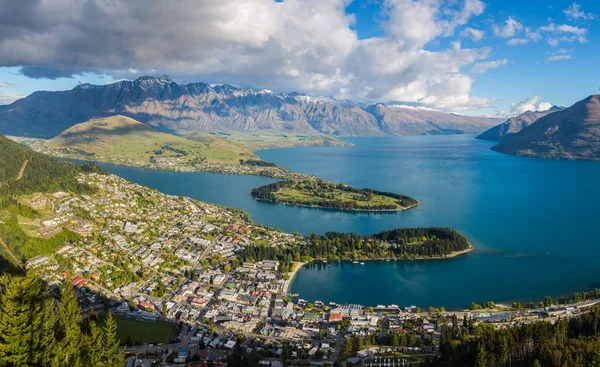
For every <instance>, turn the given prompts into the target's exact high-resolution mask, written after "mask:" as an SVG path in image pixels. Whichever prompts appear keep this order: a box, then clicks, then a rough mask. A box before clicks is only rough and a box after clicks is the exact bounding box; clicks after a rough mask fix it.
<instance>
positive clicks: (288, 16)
mask: <svg viewBox="0 0 600 367" xmlns="http://www.w3.org/2000/svg"><path fill="white" fill-rule="evenodd" d="M348 3H349V0H286V1H284V2H275V1H273V0H254V1H248V0H227V1H203V2H198V1H196V0H181V1H180V2H178V4H177V6H173V5H172V4H171V3H169V2H164V1H161V0H110V1H109V0H97V1H90V2H73V1H71V0H53V1H32V2H25V3H23V2H22V0H4V2H3V6H7V7H6V9H8V10H10V11H2V12H0V67H2V66H12V67H14V66H23V68H22V73H23V74H24V75H27V76H30V77H34V78H36V77H37V78H57V77H71V76H73V75H77V74H78V73H82V72H98V73H108V74H110V75H111V76H112V77H113V78H114V79H120V78H131V77H137V76H139V75H143V74H148V73H150V74H154V75H156V74H163V73H165V74H169V75H171V76H172V77H173V78H174V79H175V80H177V81H180V82H190V81H205V82H208V83H232V84H237V85H240V86H243V87H246V86H251V87H258V88H269V89H273V90H277V91H292V90H298V91H300V92H305V93H309V94H315V95H333V96H335V97H343V98H354V99H359V100H367V101H371V100H398V101H405V102H414V103H421V104H423V105H426V106H429V107H434V108H452V109H454V108H456V109H465V108H477V107H479V106H486V105H489V104H491V103H492V102H493V101H490V100H488V99H485V98H475V97H472V96H470V95H469V92H470V90H471V85H472V80H471V78H470V77H469V76H468V75H466V74H464V73H463V72H462V71H461V70H462V69H466V68H468V67H470V66H471V65H473V63H475V62H477V61H480V60H484V59H486V58H487V57H488V56H489V49H487V48H475V49H461V48H458V47H455V48H450V49H447V50H441V51H435V52H434V51H428V50H426V49H425V47H424V46H425V45H426V44H427V43H428V42H430V41H432V40H433V39H435V38H436V37H448V36H451V35H452V34H454V32H455V30H456V29H457V28H458V27H460V26H463V25H465V24H466V23H467V22H468V21H469V19H470V18H472V17H473V16H476V15H479V14H481V13H483V11H484V7H485V6H484V4H483V3H482V2H481V1H480V0H462V1H453V2H444V1H441V0H421V1H413V0H387V1H386V3H385V9H384V11H386V12H387V14H388V15H389V17H388V19H387V20H386V21H385V22H383V24H382V27H383V29H384V30H385V31H386V34H387V36H385V37H381V38H371V39H364V40H360V39H358V36H357V34H356V32H355V31H353V30H352V28H351V27H352V25H353V24H354V22H355V19H354V16H353V15H351V14H347V13H346V7H347V5H348ZM3 10H4V8H3Z"/></svg>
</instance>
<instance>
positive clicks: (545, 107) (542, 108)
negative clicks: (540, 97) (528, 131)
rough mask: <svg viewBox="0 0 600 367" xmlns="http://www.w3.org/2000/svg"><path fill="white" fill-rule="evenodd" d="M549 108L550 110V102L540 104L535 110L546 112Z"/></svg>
mask: <svg viewBox="0 0 600 367" xmlns="http://www.w3.org/2000/svg"><path fill="white" fill-rule="evenodd" d="M551 108H552V103H550V102H540V104H539V105H538V108H537V110H538V111H548V110H549V109H551Z"/></svg>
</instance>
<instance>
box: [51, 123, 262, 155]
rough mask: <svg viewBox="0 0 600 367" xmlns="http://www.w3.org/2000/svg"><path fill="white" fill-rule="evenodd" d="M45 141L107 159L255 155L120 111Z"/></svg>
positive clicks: (66, 150)
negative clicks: (175, 132) (167, 130)
mask: <svg viewBox="0 0 600 367" xmlns="http://www.w3.org/2000/svg"><path fill="white" fill-rule="evenodd" d="M44 145H45V146H46V147H47V148H50V149H60V150H61V153H62V154H64V155H67V156H71V157H75V158H83V159H91V160H96V161H104V162H115V161H119V162H121V163H124V162H125V161H127V160H130V161H135V162H138V163H149V162H152V161H154V160H160V159H163V160H165V159H167V160H172V161H173V164H182V163H191V162H195V163H202V162H208V163H222V164H237V163H239V160H240V159H252V158H256V156H254V155H253V154H252V152H251V151H250V150H248V149H247V148H244V147H242V146H241V145H239V144H235V143H231V142H229V141H226V140H225V139H222V138H219V137H217V136H213V135H210V134H203V136H199V135H198V136H196V139H195V140H194V141H192V140H189V139H186V138H182V137H179V136H175V135H171V134H167V133H163V132H160V131H157V130H155V129H153V128H151V127H149V126H147V125H144V124H142V123H141V122H138V121H136V120H134V119H132V118H129V117H125V116H120V115H117V116H111V117H105V118H99V119H92V120H89V121H86V122H82V123H80V124H77V125H75V126H72V127H70V128H68V129H67V130H65V131H63V132H62V133H61V134H60V135H58V136H57V137H55V138H53V139H51V140H48V141H47V142H46V143H45V144H44Z"/></svg>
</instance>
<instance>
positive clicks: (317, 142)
mask: <svg viewBox="0 0 600 367" xmlns="http://www.w3.org/2000/svg"><path fill="white" fill-rule="evenodd" d="M204 135H205V134H204V133H193V134H190V135H187V137H188V138H189V139H191V140H199V139H202V136H204ZM211 135H213V136H218V137H220V138H223V139H226V140H227V141H228V142H231V143H232V144H238V145H241V146H243V147H246V148H247V149H249V150H251V151H253V152H254V151H257V150H261V149H272V148H290V147H307V146H351V145H352V144H350V143H346V142H343V141H341V140H337V139H335V138H332V137H329V136H325V135H297V134H276V133H262V132H255V133H241V132H232V133H224V132H217V133H212V134H211Z"/></svg>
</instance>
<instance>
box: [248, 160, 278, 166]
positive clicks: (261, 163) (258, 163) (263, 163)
mask: <svg viewBox="0 0 600 367" xmlns="http://www.w3.org/2000/svg"><path fill="white" fill-rule="evenodd" d="M240 163H241V164H243V165H245V166H255V167H276V166H277V165H276V164H275V163H272V162H266V161H259V160H257V159H247V160H240Z"/></svg>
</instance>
